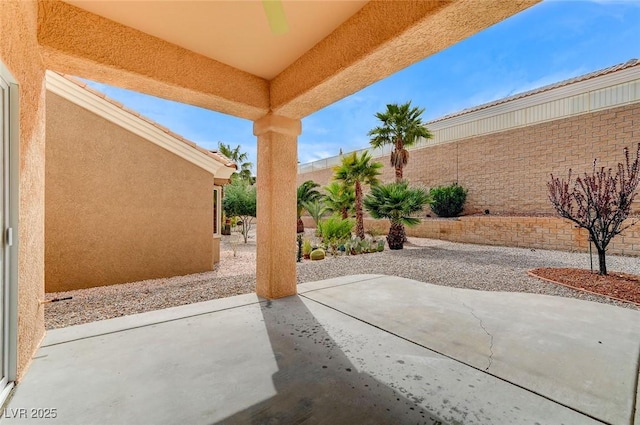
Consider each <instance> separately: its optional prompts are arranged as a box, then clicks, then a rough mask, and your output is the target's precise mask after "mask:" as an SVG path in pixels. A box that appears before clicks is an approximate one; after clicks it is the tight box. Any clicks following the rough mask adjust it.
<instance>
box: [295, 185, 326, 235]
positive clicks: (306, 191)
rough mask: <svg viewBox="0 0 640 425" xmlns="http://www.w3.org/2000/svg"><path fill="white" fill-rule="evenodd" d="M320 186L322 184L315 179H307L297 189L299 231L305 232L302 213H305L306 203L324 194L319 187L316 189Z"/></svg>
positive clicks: (320, 197)
mask: <svg viewBox="0 0 640 425" xmlns="http://www.w3.org/2000/svg"><path fill="white" fill-rule="evenodd" d="M318 187H320V185H319V184H318V183H316V182H314V181H313V180H307V181H306V182H304V183H302V184H301V185H300V186H298V190H297V191H296V192H297V198H298V201H297V205H296V214H297V216H298V223H297V232H298V233H303V232H304V223H303V222H302V213H304V211H305V209H306V208H305V206H304V205H305V204H307V203H309V202H311V201H316V200H319V199H322V194H321V193H320V192H319V191H318V189H316V188H318Z"/></svg>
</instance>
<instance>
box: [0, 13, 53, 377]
mask: <svg viewBox="0 0 640 425" xmlns="http://www.w3.org/2000/svg"><path fill="white" fill-rule="evenodd" d="M37 13H38V5H37V3H36V2H35V1H26V0H25V1H12V2H3V3H2V7H0V34H2V36H0V61H2V62H3V63H4V65H5V66H6V67H7V68H8V69H9V71H11V73H12V74H13V76H14V77H15V78H16V80H17V82H18V84H19V85H20V88H19V102H20V118H19V120H20V129H19V131H20V136H19V138H20V152H19V155H20V167H19V175H20V177H19V185H20V200H19V205H18V208H19V213H18V214H19V223H20V224H19V226H18V243H19V248H18V249H19V250H18V329H17V331H18V347H17V349H18V356H17V357H18V358H17V373H18V376H17V379H18V380H19V379H20V377H21V376H22V375H23V374H24V371H25V370H26V368H27V366H28V364H29V362H30V361H31V356H32V354H33V352H34V350H35V349H36V348H37V347H38V344H39V343H40V341H41V340H42V338H43V336H44V307H43V305H42V304H40V302H39V300H41V299H43V298H44V182H43V178H44V159H45V152H44V149H45V148H44V145H45V120H44V117H45V88H44V71H45V70H44V65H43V63H42V59H41V57H40V51H39V46H38V44H37V39H36V28H37V19H38V16H37Z"/></svg>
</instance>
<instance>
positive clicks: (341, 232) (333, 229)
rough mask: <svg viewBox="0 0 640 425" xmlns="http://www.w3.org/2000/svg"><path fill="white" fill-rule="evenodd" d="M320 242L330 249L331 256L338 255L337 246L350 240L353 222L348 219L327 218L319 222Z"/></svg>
mask: <svg viewBox="0 0 640 425" xmlns="http://www.w3.org/2000/svg"><path fill="white" fill-rule="evenodd" d="M319 225H320V234H321V235H322V242H323V243H324V244H325V245H327V246H330V247H331V254H332V255H336V254H337V253H338V246H339V245H341V244H343V243H345V242H347V241H348V240H349V239H350V238H351V230H352V229H353V225H354V222H353V220H352V219H350V218H340V217H337V216H333V217H329V218H327V219H325V220H322V221H321V222H320V224H319Z"/></svg>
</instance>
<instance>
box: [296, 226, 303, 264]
mask: <svg viewBox="0 0 640 425" xmlns="http://www.w3.org/2000/svg"><path fill="white" fill-rule="evenodd" d="M297 245H298V251H297V253H296V262H298V263H299V262H301V261H302V234H300V233H298V238H297Z"/></svg>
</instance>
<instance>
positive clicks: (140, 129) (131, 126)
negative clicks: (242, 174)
mask: <svg viewBox="0 0 640 425" xmlns="http://www.w3.org/2000/svg"><path fill="white" fill-rule="evenodd" d="M46 83H47V90H49V91H51V92H52V93H55V94H57V95H58V96H61V97H63V98H64V99H66V100H68V101H70V102H72V103H74V104H76V105H78V106H80V107H82V108H84V109H87V110H89V111H91V112H93V113H94V114H96V115H98V116H100V117H102V118H104V119H106V120H107V121H110V122H112V123H114V124H116V125H118V126H120V127H122V128H124V129H125V130H128V131H130V132H132V133H134V134H136V135H137V136H140V137H142V138H143V139H145V140H147V141H149V142H151V143H154V144H155V145H158V146H160V147H162V148H163V149H166V150H168V151H169V152H171V153H173V154H175V155H177V156H179V157H180V158H182V159H184V160H186V161H189V162H191V163H192V164H194V165H196V166H198V167H200V168H202V169H203V170H205V171H208V172H209V173H211V174H213V175H214V176H215V178H216V179H229V178H231V175H232V174H233V173H234V171H235V170H236V169H237V168H238V166H237V165H236V164H235V163H234V162H233V161H231V160H230V159H229V158H227V157H226V156H224V155H223V154H222V153H220V152H218V151H215V150H213V151H209V150H206V149H204V148H202V147H200V146H198V145H196V144H195V143H194V142H192V141H190V140H187V139H185V138H184V137H182V136H180V135H179V134H177V133H174V132H172V131H171V130H169V129H168V128H166V127H164V126H162V125H160V124H158V123H157V122H155V121H153V120H151V119H149V118H147V117H145V116H143V115H141V114H140V113H138V112H137V111H134V110H132V109H129V108H127V107H126V106H124V105H123V104H122V103H120V102H118V101H116V100H114V99H111V98H109V97H107V96H106V95H105V94H104V93H101V92H99V91H97V90H95V89H93V88H91V87H90V86H88V85H87V84H86V83H84V82H83V81H80V80H78V79H76V78H73V77H71V76H68V75H64V74H60V73H57V72H52V71H47V73H46Z"/></svg>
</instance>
